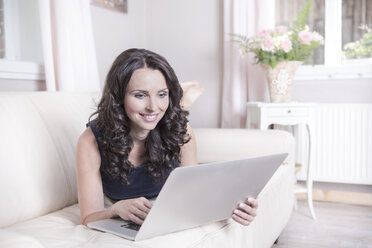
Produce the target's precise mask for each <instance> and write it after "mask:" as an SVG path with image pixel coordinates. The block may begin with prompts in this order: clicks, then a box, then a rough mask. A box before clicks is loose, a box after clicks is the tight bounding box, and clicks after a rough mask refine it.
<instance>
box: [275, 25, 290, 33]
mask: <svg viewBox="0 0 372 248" xmlns="http://www.w3.org/2000/svg"><path fill="white" fill-rule="evenodd" d="M275 31H276V32H277V33H278V34H285V33H287V31H288V29H287V27H286V26H278V27H276V28H275Z"/></svg>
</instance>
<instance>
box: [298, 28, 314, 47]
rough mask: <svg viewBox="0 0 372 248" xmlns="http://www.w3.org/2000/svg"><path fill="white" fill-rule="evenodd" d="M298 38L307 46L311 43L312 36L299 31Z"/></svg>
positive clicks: (306, 32)
mask: <svg viewBox="0 0 372 248" xmlns="http://www.w3.org/2000/svg"><path fill="white" fill-rule="evenodd" d="M298 38H299V39H300V42H301V43H303V44H307V45H308V44H310V42H311V41H312V34H311V33H310V32H308V31H301V32H300V33H298Z"/></svg>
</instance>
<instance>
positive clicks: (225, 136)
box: [0, 92, 294, 248]
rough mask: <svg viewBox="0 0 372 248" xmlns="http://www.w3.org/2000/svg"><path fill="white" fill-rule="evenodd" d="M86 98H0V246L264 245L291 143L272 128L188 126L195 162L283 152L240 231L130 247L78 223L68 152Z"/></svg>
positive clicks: (222, 228) (286, 192)
mask: <svg viewBox="0 0 372 248" xmlns="http://www.w3.org/2000/svg"><path fill="white" fill-rule="evenodd" d="M93 97H95V98H96V99H97V96H96V95H93V94H81V93H50V92H32V93H5V92H3V93H0V110H1V113H0V116H1V119H0V199H1V204H0V228H1V229H0V247H63V248H69V247H121V248H125V247H159V248H166V247H172V248H173V247H177V248H182V247H194V248H196V247H213V248H216V247H217V248H218V247H252V248H261V247H262V248H265V247H271V246H272V244H273V243H274V241H275V240H276V239H277V238H278V236H279V235H280V232H281V231H282V230H283V228H284V227H285V225H286V224H287V222H288V220H289V217H290V215H291V212H292V207H293V200H294V196H293V184H294V140H293V138H292V136H291V135H290V134H288V133H286V132H282V131H273V130H271V131H270V130H269V131H258V130H247V129H197V128H195V129H194V131H195V134H196V138H197V144H198V157H199V162H200V163H205V162H211V161H218V160H229V159H238V158H243V157H253V156H259V155H267V154H273V153H282V152H288V153H289V156H288V157H287V159H286V160H285V162H284V163H283V164H282V165H281V166H280V168H279V169H278V171H277V172H276V173H275V174H274V176H273V177H272V179H271V180H270V181H269V183H268V184H267V185H266V187H265V188H264V190H263V191H262V192H261V194H260V195H259V197H258V201H259V209H258V216H257V217H256V219H255V220H254V222H253V223H252V224H251V225H250V226H248V227H244V226H241V225H239V224H237V223H235V222H233V221H232V220H231V219H229V220H226V221H221V222H216V223H212V224H208V225H205V226H201V227H197V228H193V229H189V230H185V231H181V232H177V233H173V234H168V235H164V236H159V237H155V238H152V239H148V240H144V241H140V242H132V241H128V240H125V239H122V238H120V237H117V236H114V235H112V234H107V233H103V232H99V231H95V230H90V229H89V228H87V227H85V226H83V225H81V224H80V217H79V206H78V204H77V189H76V173H75V148H76V142H77V139H78V137H79V135H80V133H81V132H82V131H83V130H84V129H85V123H86V122H87V119H88V116H89V115H90V114H91V113H92V112H93V110H94V106H95V103H94V101H93V100H92V99H93ZM96 101H97V100H96ZM175 221H176V220H175Z"/></svg>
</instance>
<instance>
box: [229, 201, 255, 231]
mask: <svg viewBox="0 0 372 248" xmlns="http://www.w3.org/2000/svg"><path fill="white" fill-rule="evenodd" d="M257 208H258V201H257V200H256V199H255V198H251V197H247V198H246V199H245V201H244V202H240V203H239V204H238V207H237V208H236V209H235V210H234V213H233V215H232V219H233V220H235V221H236V222H238V223H240V224H242V225H243V226H248V225H249V224H251V222H252V221H253V220H254V218H255V217H256V216H257Z"/></svg>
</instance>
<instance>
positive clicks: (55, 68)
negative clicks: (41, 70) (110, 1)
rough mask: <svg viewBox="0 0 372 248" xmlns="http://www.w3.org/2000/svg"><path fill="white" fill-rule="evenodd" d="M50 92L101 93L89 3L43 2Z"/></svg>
mask: <svg viewBox="0 0 372 248" xmlns="http://www.w3.org/2000/svg"><path fill="white" fill-rule="evenodd" d="M39 9H40V20H41V32H42V41H43V52H44V64H45V78H46V88H47V90H48V91H80V92H96V91H99V90H100V83H99V76H98V68H97V59H96V50H95V45H94V38H93V29H92V22H91V14H90V5H89V0H39Z"/></svg>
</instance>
